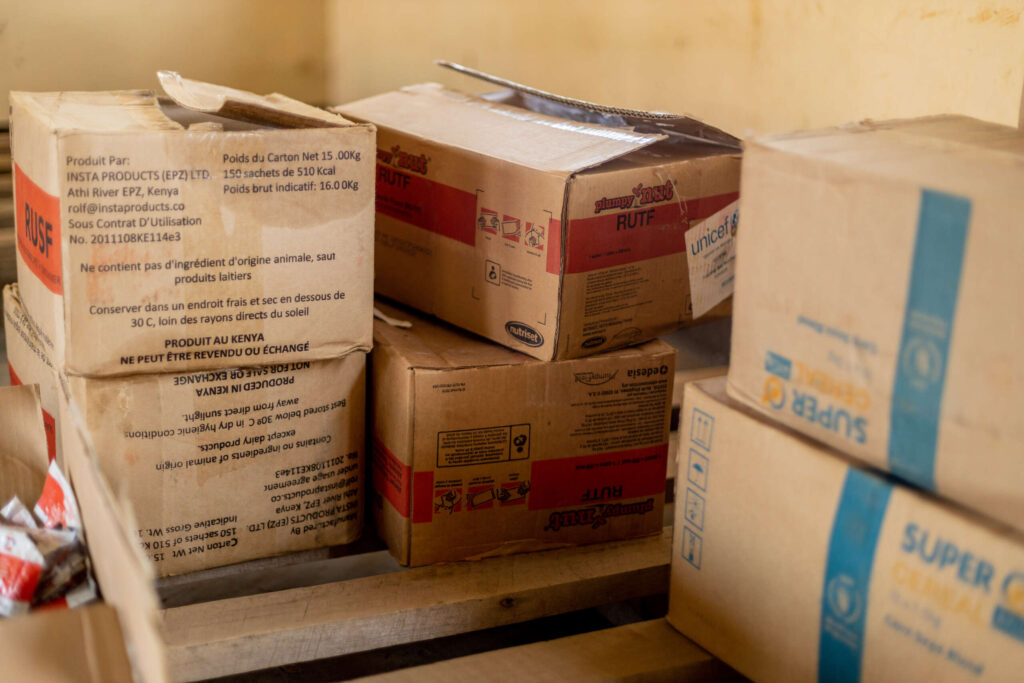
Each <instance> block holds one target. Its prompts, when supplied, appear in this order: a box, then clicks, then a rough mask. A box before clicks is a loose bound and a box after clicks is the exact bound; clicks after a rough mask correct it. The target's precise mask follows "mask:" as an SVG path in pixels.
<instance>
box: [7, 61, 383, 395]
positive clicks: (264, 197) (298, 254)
mask: <svg viewBox="0 0 1024 683" xmlns="http://www.w3.org/2000/svg"><path fill="white" fill-rule="evenodd" d="M161 82H162V84H163V86H164V89H165V91H166V92H167V94H168V95H170V96H171V98H172V100H173V101H171V100H162V99H158V98H157V97H155V96H154V94H153V93H152V92H149V91H117V92H92V93H84V92H59V93H57V92H54V93H28V92H14V93H11V130H12V133H11V148H12V154H13V161H14V204H15V212H16V220H17V248H18V281H19V283H20V284H21V296H22V298H23V300H24V303H25V307H26V309H27V310H28V312H29V315H30V316H31V317H32V319H33V320H35V321H36V323H37V325H38V327H39V330H40V338H41V340H42V342H43V343H44V345H45V346H46V348H47V352H48V353H49V354H50V355H51V357H52V358H53V360H54V362H55V363H56V365H57V367H58V368H59V369H60V370H62V371H64V372H66V373H68V374H76V375H87V376H100V375H120V374H138V373H152V372H172V371H185V370H195V369H199V368H213V367H230V366H237V365H256V364H265V363H275V362H293V361H306V360H315V359H322V358H330V357H337V356H341V355H344V354H345V353H348V352H349V351H352V350H362V351H368V350H369V346H370V339H371V336H372V332H371V326H372V298H373V297H372V288H373V150H374V129H373V127H372V126H369V125H360V124H353V123H351V122H350V121H346V120H345V119H343V118H342V117H340V116H338V115H335V114H331V113H328V112H326V111H323V110H320V109H317V108H315V107H311V106H308V105H305V104H302V103H300V102H297V101H295V100H291V99H288V98H287V97H283V96H281V95H267V96H257V95H253V94H251V93H246V92H241V91H238V90H232V89H229V88H222V87H218V86H213V85H209V84H206V83H199V82H196V81H190V80H187V79H184V78H181V77H179V76H178V75H177V74H173V73H168V72H162V73H161Z"/></svg>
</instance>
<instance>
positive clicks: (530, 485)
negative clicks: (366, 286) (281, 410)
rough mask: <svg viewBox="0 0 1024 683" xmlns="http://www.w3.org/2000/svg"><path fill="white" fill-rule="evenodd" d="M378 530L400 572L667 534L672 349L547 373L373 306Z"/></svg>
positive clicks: (656, 346)
mask: <svg viewBox="0 0 1024 683" xmlns="http://www.w3.org/2000/svg"><path fill="white" fill-rule="evenodd" d="M378 307H379V308H380V309H381V310H382V311H383V312H384V313H385V314H386V315H389V316H391V317H393V318H397V319H404V320H411V321H412V323H413V324H412V327H410V328H408V329H401V328H396V327H391V326H389V325H388V324H386V323H384V322H380V321H377V322H375V323H374V326H375V327H374V330H375V331H374V352H373V361H372V368H373V408H372V425H373V441H374V454H373V467H372V469H373V482H374V489H375V492H376V495H375V504H374V512H375V515H376V523H377V529H378V532H379V533H380V535H381V537H382V538H383V539H384V540H385V541H387V543H388V547H389V548H390V549H391V552H392V553H393V554H394V555H395V556H396V557H397V558H398V560H399V562H401V563H402V564H405V565H423V564H431V563H434V562H442V561H451V560H461V559H472V558H480V557H485V556H488V555H500V554H509V553H513V552H525V551H530V550H539V549H544V548H554V547H559V546H566V545H574V544H582V543H594V542H599V541H610V540H615V539H622V538H628V537H632V536H641V535H645V534H651V533H657V532H660V530H661V527H662V507H663V504H664V496H665V458H666V453H667V451H668V431H669V415H670V411H671V399H672V381H673V375H674V365H675V352H674V351H673V350H672V348H671V347H669V346H668V345H667V344H665V343H663V342H660V341H654V342H649V343H646V344H643V345H640V346H637V347H633V348H630V349H625V350H620V351H615V352H611V353H607V354H602V355H600V356H595V357H591V358H586V359H578V360H569V361H560V362H555V363H545V362H541V361H537V360H534V359H530V358H529V357H527V356H524V355H522V354H519V353H516V352H514V351H511V350H509V349H506V348H503V347H501V346H498V345H495V344H491V343H489V342H486V341H483V340H481V339H478V338H476V337H474V336H471V335H468V334H466V333H463V332H461V331H458V330H456V329H454V328H452V327H450V326H448V325H444V324H443V323H439V322H431V321H428V320H427V319H426V318H424V317H422V316H417V315H414V314H412V313H411V312H409V311H408V310H407V309H396V308H395V307H392V306H389V305H386V304H383V303H381V302H379V301H378Z"/></svg>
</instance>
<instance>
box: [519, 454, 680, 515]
mask: <svg viewBox="0 0 1024 683" xmlns="http://www.w3.org/2000/svg"><path fill="white" fill-rule="evenodd" d="M667 456H668V444H659V445H657V446H648V447H647V448H637V449H634V450H628V451H618V452H615V453H601V454H599V455H581V456H577V457H574V458H556V459H554V460H542V461H540V462H535V463H533V467H532V471H531V474H530V479H531V482H530V509H531V510H550V509H552V508H561V507H568V506H571V505H581V504H587V503H602V502H608V501H613V500H628V499H631V498H639V497H641V496H652V495H656V494H659V493H664V492H665V459H666V457H667Z"/></svg>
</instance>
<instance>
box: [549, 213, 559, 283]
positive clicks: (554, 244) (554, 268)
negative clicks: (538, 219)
mask: <svg viewBox="0 0 1024 683" xmlns="http://www.w3.org/2000/svg"><path fill="white" fill-rule="evenodd" d="M547 252H548V255H547V271H548V272H549V273H554V274H555V275H558V274H559V273H561V272H562V221H560V220H558V219H557V218H552V219H551V220H550V221H549V222H548V240H547Z"/></svg>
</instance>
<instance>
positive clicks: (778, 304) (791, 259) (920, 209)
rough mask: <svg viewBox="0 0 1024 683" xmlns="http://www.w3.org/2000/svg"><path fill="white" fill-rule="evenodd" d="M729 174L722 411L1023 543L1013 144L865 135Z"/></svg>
mask: <svg viewBox="0 0 1024 683" xmlns="http://www.w3.org/2000/svg"><path fill="white" fill-rule="evenodd" d="M743 163H744V166H743V198H742V200H741V209H740V211H741V213H742V214H743V220H744V225H745V226H746V227H745V228H744V229H743V237H742V239H741V240H740V242H739V254H738V259H739V270H738V279H737V285H736V313H735V321H734V334H733V337H732V360H731V365H730V368H729V393H730V395H731V396H733V397H735V398H737V399H738V400H741V401H743V402H744V403H746V404H747V405H750V406H752V407H754V408H756V409H757V410H759V411H761V412H762V413H764V414H766V415H768V416H770V417H771V418H772V419H774V420H778V421H780V422H782V423H783V424H786V425H787V426H790V427H792V428H794V429H797V430H799V431H801V432H804V433H806V434H808V435H809V436H812V437H814V438H816V439H820V440H822V441H824V442H825V443H827V444H829V445H830V446H832V447H834V448H837V449H839V450H842V451H844V452H847V453H849V454H851V455H854V456H856V457H858V458H860V459H862V460H864V461H865V462H867V463H870V464H872V465H874V466H876V467H881V468H884V469H887V470H889V471H891V472H893V473H894V474H896V475H898V476H900V477H902V478H903V479H905V480H907V481H909V482H911V483H913V484H915V485H917V486H920V487H922V488H925V489H930V490H934V491H936V492H937V493H939V494H941V495H943V496H946V497H949V498H951V499H953V500H956V501H958V502H960V503H962V504H964V505H967V506H969V507H972V508H974V509H976V510H978V511H980V512H983V513H985V514H986V515H989V516H991V517H992V518H994V519H997V520H1000V521H1002V522H1006V523H1008V524H1011V525H1013V526H1015V527H1016V528H1017V529H1024V490H1022V489H1021V486H1020V483H1021V482H1022V481H1024V459H1022V458H1021V457H1020V444H1021V443H1022V442H1024V403H1022V401H1021V398H1020V397H1021V396H1022V395H1024V355H1022V354H1021V353H1020V349H1019V343H1018V340H1019V339H1020V338H1021V335H1022V334H1024V314H1022V312H1021V307H1020V302H1019V300H1018V299H1019V294H1018V293H1019V291H1020V289H1021V285H1020V277H1021V268H1020V264H1021V263H1022V262H1024V230H1020V229H1018V225H1017V224H1018V223H1019V222H1020V220H1019V216H1021V215H1024V196H1022V195H1021V192H1020V188H1021V187H1024V133H1022V132H1021V131H1019V130H1017V129H1013V128H1008V127H1005V126H999V125H995V124H990V123H984V122H981V121H977V120H974V119H969V118H966V117H961V116H939V117H930V118H923V119H915V120H909V121H891V122H883V123H871V122H868V123H863V124H859V125H852V126H847V127H844V128H835V129H827V130H822V131H816V132H805V133H795V134H791V135H781V136H772V137H765V138H760V139H757V140H754V141H752V142H750V143H749V144H748V145H747V148H746V151H745V153H744V162H743Z"/></svg>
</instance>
